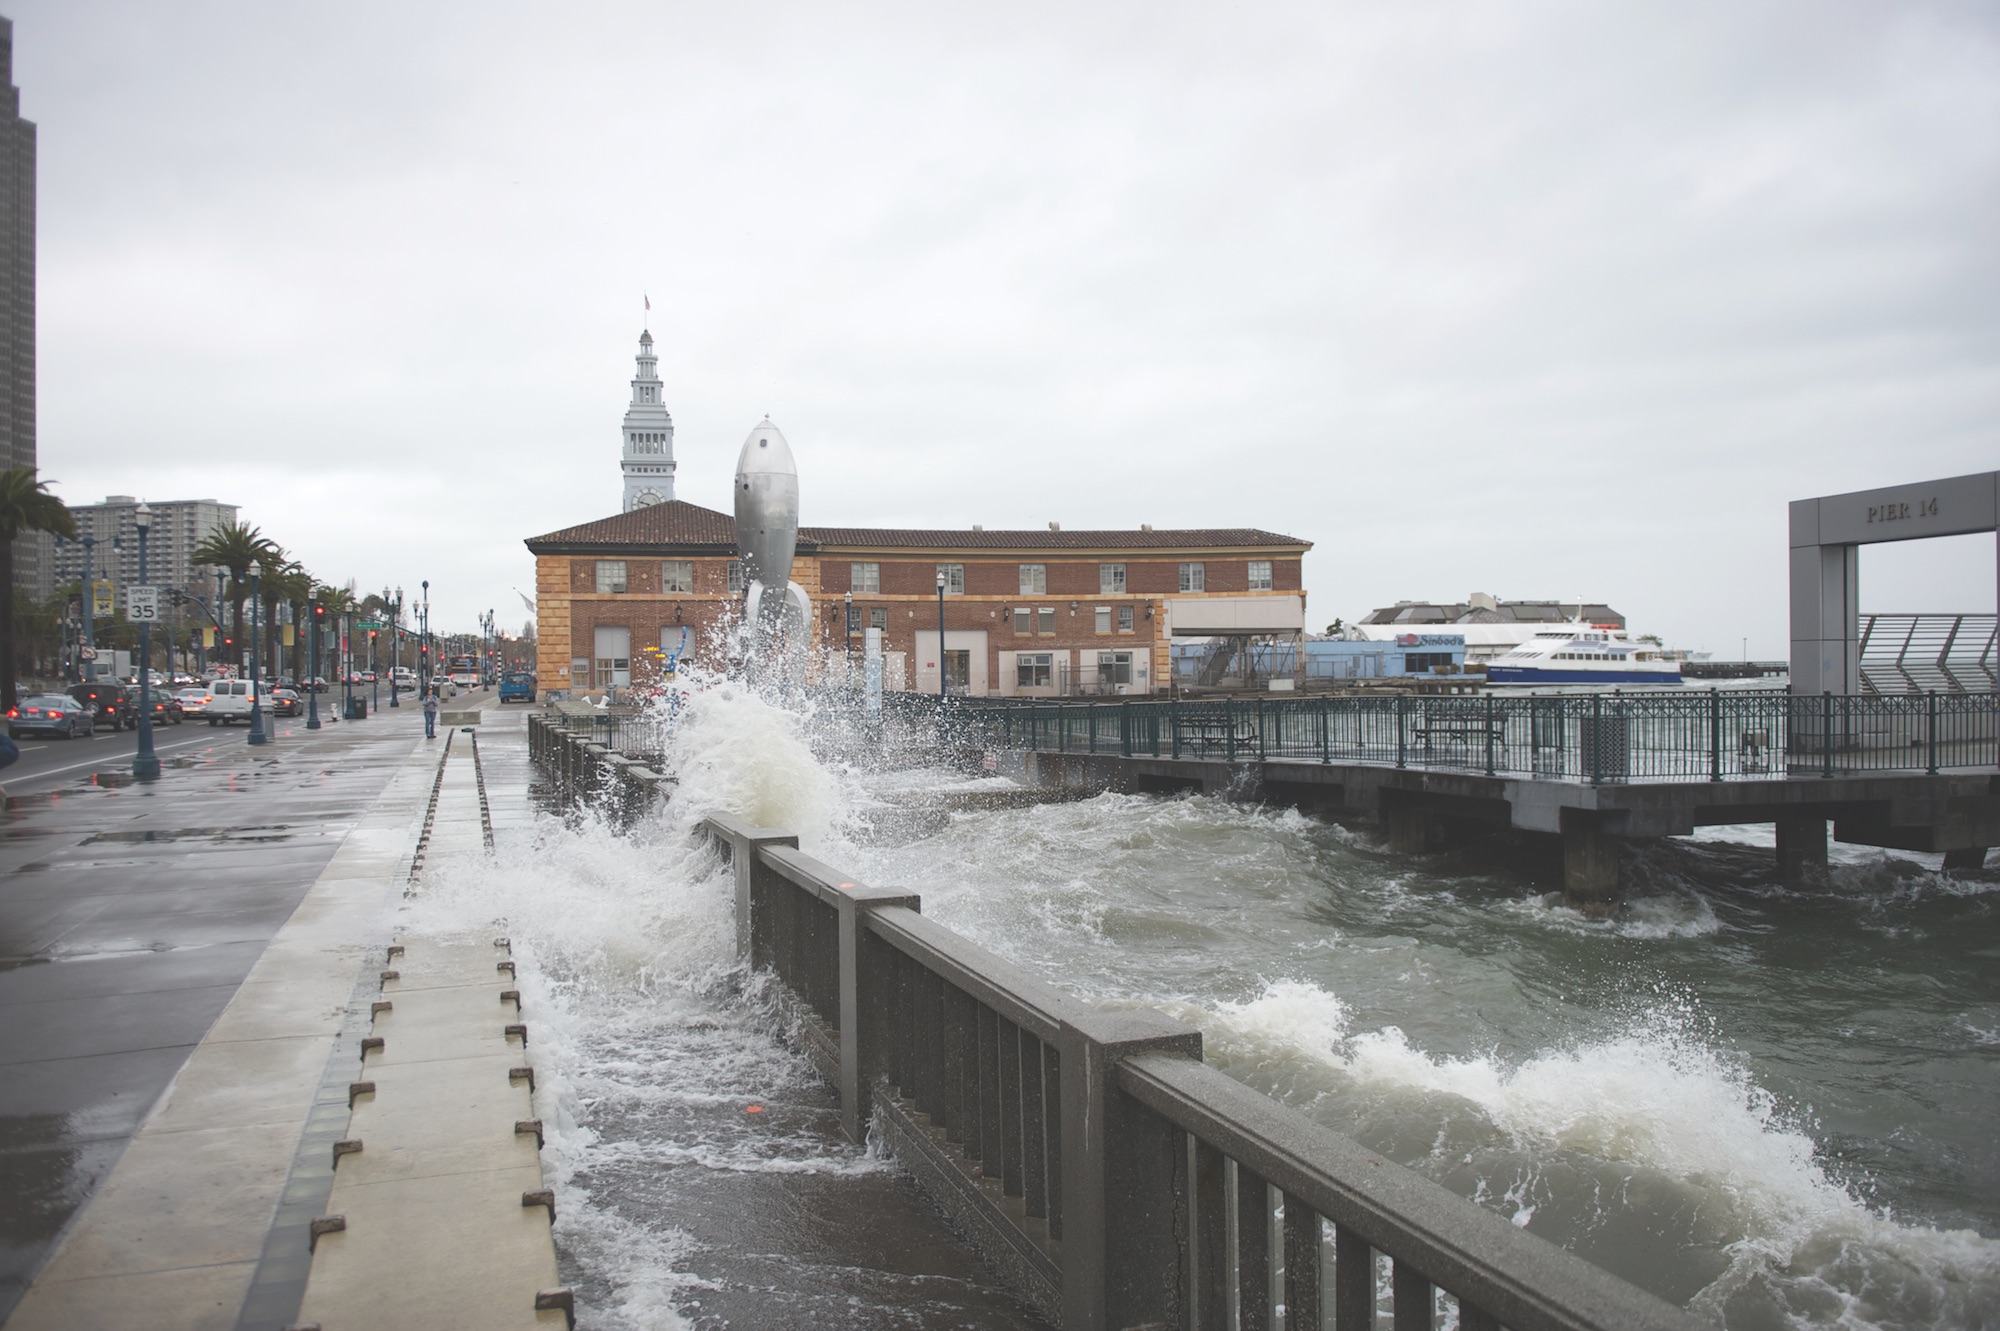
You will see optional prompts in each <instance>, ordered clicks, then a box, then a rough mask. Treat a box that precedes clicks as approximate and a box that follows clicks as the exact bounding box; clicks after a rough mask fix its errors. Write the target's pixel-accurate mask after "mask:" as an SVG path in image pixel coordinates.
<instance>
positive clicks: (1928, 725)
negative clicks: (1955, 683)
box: [1924, 689, 1938, 776]
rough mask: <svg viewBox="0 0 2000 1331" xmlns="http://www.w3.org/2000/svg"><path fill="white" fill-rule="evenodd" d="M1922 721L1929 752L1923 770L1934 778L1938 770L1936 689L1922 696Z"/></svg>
mask: <svg viewBox="0 0 2000 1331" xmlns="http://www.w3.org/2000/svg"><path fill="white" fill-rule="evenodd" d="M1924 721H1925V729H1926V731H1927V732H1928V739H1927V747H1928V749H1929V751H1930V752H1929V757H1928V761H1927V762H1926V763H1925V768H1926V770H1928V771H1929V772H1930V774H1931V775H1932V776H1936V775H1937V770H1938V764H1937V690H1936V689H1933V690H1931V691H1930V692H1929V693H1926V694H1925V695H1924Z"/></svg>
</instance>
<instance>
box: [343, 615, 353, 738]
mask: <svg viewBox="0 0 2000 1331" xmlns="http://www.w3.org/2000/svg"><path fill="white" fill-rule="evenodd" d="M340 654H341V656H342V657H344V658H345V659H344V660H343V661H342V662H341V663H340V696H341V698H342V699H344V701H343V702H342V703H341V705H340V708H341V710H340V715H341V717H342V719H343V720H347V721H352V720H353V719H354V612H353V611H352V610H343V611H341V612H340Z"/></svg>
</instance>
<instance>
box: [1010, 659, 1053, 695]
mask: <svg viewBox="0 0 2000 1331" xmlns="http://www.w3.org/2000/svg"><path fill="white" fill-rule="evenodd" d="M1055 669H1056V658H1055V655H1054V654H1053V653H1051V652H1022V653H1021V654H1020V655H1019V656H1016V657H1015V658H1014V684H1015V686H1016V687H1017V688H1023V689H1045V688H1048V687H1049V685H1050V684H1051V683H1053V682H1054V680H1055Z"/></svg>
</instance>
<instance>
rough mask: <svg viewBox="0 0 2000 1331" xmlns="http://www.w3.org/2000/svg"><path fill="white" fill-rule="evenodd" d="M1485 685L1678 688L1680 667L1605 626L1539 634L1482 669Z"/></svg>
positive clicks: (1571, 627)
mask: <svg viewBox="0 0 2000 1331" xmlns="http://www.w3.org/2000/svg"><path fill="white" fill-rule="evenodd" d="M1486 682H1487V683H1488V684H1678V683H1680V682H1681V665H1680V662H1679V661H1677V660H1675V659H1673V658H1672V657H1669V656H1666V655H1664V654H1663V653H1661V652H1659V651H1656V650H1654V649H1652V648H1650V647H1642V646H1640V645H1638V644H1636V643H1632V642H1628V641H1626V638H1625V634H1624V631H1623V630H1621V629H1618V628H1615V627H1613V626H1611V625H1608V624H1569V625H1566V626H1565V627H1563V628H1560V629H1549V630H1545V631H1543V632H1541V633H1537V634H1536V635H1535V636H1534V637H1532V638H1530V639H1528V641H1526V642H1524V643H1522V644H1521V645H1520V646H1519V647H1516V648H1515V649H1514V650H1513V651H1511V652H1508V653H1507V654H1506V655H1504V656H1496V657H1494V658H1493V660H1492V661H1491V662H1490V663H1488V665H1487V667H1486Z"/></svg>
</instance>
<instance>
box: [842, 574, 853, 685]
mask: <svg viewBox="0 0 2000 1331" xmlns="http://www.w3.org/2000/svg"><path fill="white" fill-rule="evenodd" d="M840 600H841V615H840V641H841V643H842V644H843V645H844V646H845V647H846V648H847V687H848V688H850V689H851V688H853V687H854V593H853V592H844V593H842V594H841V598H840Z"/></svg>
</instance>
